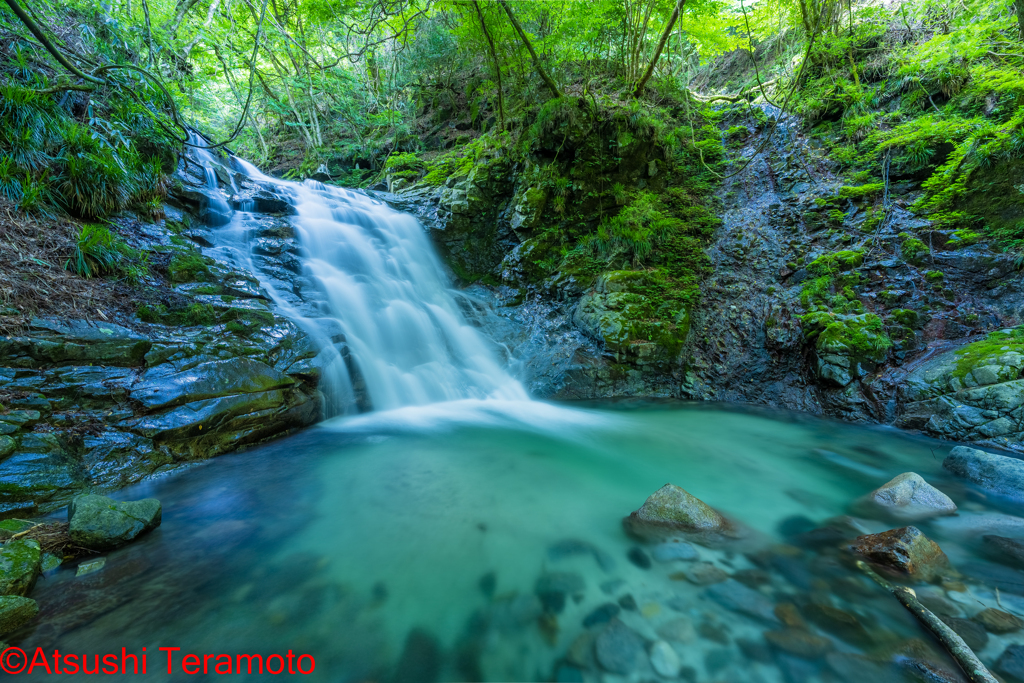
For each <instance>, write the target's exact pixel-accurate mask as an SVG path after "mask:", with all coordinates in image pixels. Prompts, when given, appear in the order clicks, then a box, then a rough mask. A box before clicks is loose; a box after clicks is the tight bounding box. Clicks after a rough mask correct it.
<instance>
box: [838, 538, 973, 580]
mask: <svg viewBox="0 0 1024 683" xmlns="http://www.w3.org/2000/svg"><path fill="white" fill-rule="evenodd" d="M850 550H852V551H853V552H854V554H856V555H860V556H862V557H864V558H865V559H867V560H869V561H871V562H874V563H876V564H879V565H881V566H883V567H885V568H887V569H890V570H892V571H894V572H897V573H899V574H903V575H906V576H909V577H910V578H912V579H917V580H921V581H931V580H932V579H935V578H936V577H939V576H941V575H943V574H953V573H954V572H953V569H952V567H950V565H949V559H948V558H947V557H946V554H945V553H944V552H942V548H940V547H939V545H938V544H937V543H935V541H933V540H931V539H930V538H928V537H927V536H925V535H924V534H923V533H921V531H920V529H918V528H917V527H913V526H906V527H903V528H900V529H890V530H889V531H883V532H882V533H880V534H868V535H866V536H859V537H858V538H857V539H856V540H855V541H854V542H853V544H852V545H851V546H850Z"/></svg>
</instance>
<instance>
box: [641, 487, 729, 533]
mask: <svg viewBox="0 0 1024 683" xmlns="http://www.w3.org/2000/svg"><path fill="white" fill-rule="evenodd" d="M622 523H623V526H624V527H625V529H626V532H627V533H629V534H630V535H632V536H636V537H638V538H641V539H646V540H663V539H665V538H669V537H672V536H676V535H679V534H683V535H687V534H694V535H698V536H709V535H710V536H715V535H722V534H725V535H734V529H733V526H732V525H731V524H730V523H729V521H728V520H726V519H725V517H723V516H722V515H720V514H718V513H717V512H715V511H714V510H713V509H711V508H710V507H709V506H708V505H707V504H706V503H704V502H703V501H702V500H700V499H699V498H697V497H695V496H693V495H691V494H689V493H688V492H687V491H685V490H684V489H682V488H680V487H678V486H676V485H674V484H665V485H664V486H662V487H661V488H660V489H658V490H657V491H655V492H654V493H652V494H651V495H650V497H648V498H647V500H646V501H645V502H644V504H643V505H642V506H641V507H640V509H639V510H636V511H635V512H633V513H632V514H630V515H629V517H626V518H625V519H623V521H622Z"/></svg>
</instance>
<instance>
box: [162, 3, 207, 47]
mask: <svg viewBox="0 0 1024 683" xmlns="http://www.w3.org/2000/svg"><path fill="white" fill-rule="evenodd" d="M198 2H199V0H178V6H177V7H176V8H175V10H174V18H173V19H172V20H171V21H170V23H169V24H166V25H165V26H164V30H165V31H167V34H168V36H169V37H170V39H171V40H174V34H175V33H177V32H178V27H180V26H181V22H182V21H184V20H185V14H186V13H187V12H188V11H189V10H190V9H192V8H193V7H195V5H196V4H197V3H198Z"/></svg>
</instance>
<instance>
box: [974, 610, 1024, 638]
mask: <svg viewBox="0 0 1024 683" xmlns="http://www.w3.org/2000/svg"><path fill="white" fill-rule="evenodd" d="M974 620H975V621H976V622H978V623H979V624H981V625H982V626H984V627H985V629H986V630H987V631H989V632H990V633H1012V632H1013V631H1019V630H1020V629H1021V628H1022V627H1024V621H1021V619H1020V618H1018V617H1016V616H1014V615H1012V614H1010V613H1009V612H1004V611H1003V610H1001V609H995V608H993V607H989V608H987V609H983V610H981V611H980V612H978V613H977V614H975V615H974Z"/></svg>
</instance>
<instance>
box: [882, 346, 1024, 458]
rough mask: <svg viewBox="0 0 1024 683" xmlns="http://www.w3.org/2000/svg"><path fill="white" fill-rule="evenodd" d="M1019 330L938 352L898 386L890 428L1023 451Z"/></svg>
mask: <svg viewBox="0 0 1024 683" xmlns="http://www.w3.org/2000/svg"><path fill="white" fill-rule="evenodd" d="M1022 373H1024V327H1016V328H1009V329H1003V330H997V331H995V332H992V333H989V334H988V335H986V337H985V338H984V339H981V340H979V341H976V342H973V343H971V344H967V345H965V346H962V347H960V348H959V349H955V350H951V351H948V352H946V353H942V354H939V355H937V356H935V357H933V358H930V359H928V360H926V361H925V362H924V363H922V364H921V365H919V366H917V367H915V368H914V369H913V370H912V371H911V372H910V373H909V374H908V375H907V376H906V378H905V379H904V381H903V383H902V386H901V388H900V399H901V402H902V404H903V412H902V414H901V415H900V416H899V418H898V419H897V421H896V425H897V426H899V427H903V428H905V429H919V430H921V431H923V432H925V433H927V434H930V435H932V436H935V437H938V438H943V439H950V440H955V441H965V442H973V443H977V444H983V445H991V446H995V447H998V448H1006V449H1010V450H1017V451H1021V452H1024V445H1022V444H1024V428H1022V427H1021V425H1022V424H1024V379H1022V378H1021V376H1022Z"/></svg>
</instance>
